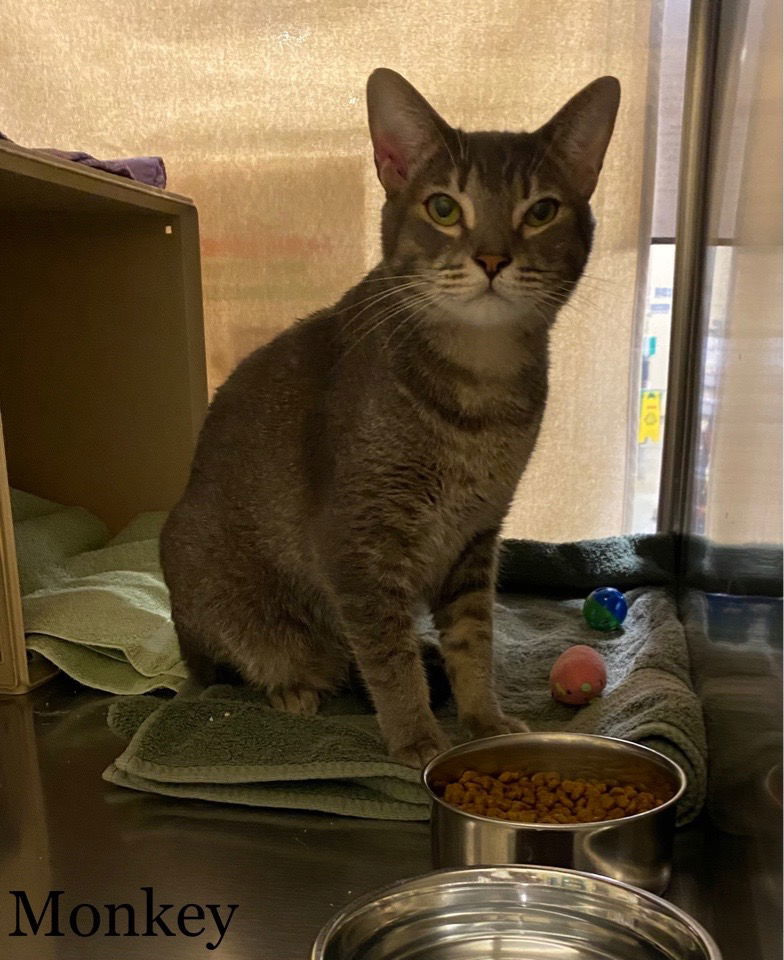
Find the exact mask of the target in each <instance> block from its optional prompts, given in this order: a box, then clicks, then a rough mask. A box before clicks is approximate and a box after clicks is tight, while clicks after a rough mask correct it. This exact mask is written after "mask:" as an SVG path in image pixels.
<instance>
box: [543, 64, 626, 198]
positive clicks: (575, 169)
mask: <svg viewBox="0 0 784 960" xmlns="http://www.w3.org/2000/svg"><path fill="white" fill-rule="evenodd" d="M620 99H621V85H620V83H619V82H618V81H617V80H616V79H615V77H599V79H598V80H594V81H593V83H589V84H588V86H587V87H584V88H583V89H582V90H581V91H580V92H579V93H578V94H576V95H575V96H574V97H572V99H571V100H570V101H569V102H568V103H567V104H566V106H564V107H562V108H561V109H560V110H559V111H558V113H556V115H555V116H554V117H553V118H552V120H550V122H549V123H546V124H545V125H544V126H543V127H542V128H541V129H540V131H539V132H540V134H542V135H544V136H545V138H546V139H547V140H548V141H549V144H550V147H549V149H550V150H553V151H555V152H557V153H558V155H559V157H560V158H561V160H562V161H563V162H564V164H565V165H566V167H567V169H568V172H569V177H570V179H571V180H572V182H573V184H574V186H575V189H576V190H577V192H578V193H579V194H580V195H581V196H582V197H584V198H585V199H586V200H587V199H588V198H589V197H590V196H591V194H592V193H593V191H594V189H595V188H596V181H597V180H598V178H599V171H600V170H601V169H602V162H603V161H604V154H605V151H606V150H607V145H608V144H609V142H610V137H611V136H612V132H613V127H614V126H615V115H616V114H617V112H618V103H619V102H620Z"/></svg>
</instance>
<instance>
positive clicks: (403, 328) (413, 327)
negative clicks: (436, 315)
mask: <svg viewBox="0 0 784 960" xmlns="http://www.w3.org/2000/svg"><path fill="white" fill-rule="evenodd" d="M443 299H444V298H443V296H442V295H441V294H435V295H434V296H432V297H430V298H429V301H428V302H426V303H424V305H423V306H421V307H420V309H419V310H417V311H416V312H415V313H412V314H411V315H410V316H409V317H407V320H408V323H406V324H405V325H403V324H399V325H398V326H397V327H395V329H394V330H393V331H392V333H390V335H389V336H388V337H387V340H386V343H385V344H384V346H385V348H387V349H389V348H390V347H391V345H392V340H393V338H394V336H395V334H398V341H397V343H395V346H394V349H395V350H399V349H400V348H401V346H402V345H403V344H404V343H406V342H407V341H408V340H409V339H410V338H411V336H412V335H413V334H414V333H415V332H416V331H418V330H421V328H422V326H423V325H424V323H425V320H426V319H427V318H426V316H424V315H423V314H424V313H425V311H426V310H427V309H428V308H429V307H432V306H435V305H437V304H439V303H441V302H442V301H443ZM413 320H416V323H412V322H411V321H413ZM403 332H404V333H405V336H404V335H403Z"/></svg>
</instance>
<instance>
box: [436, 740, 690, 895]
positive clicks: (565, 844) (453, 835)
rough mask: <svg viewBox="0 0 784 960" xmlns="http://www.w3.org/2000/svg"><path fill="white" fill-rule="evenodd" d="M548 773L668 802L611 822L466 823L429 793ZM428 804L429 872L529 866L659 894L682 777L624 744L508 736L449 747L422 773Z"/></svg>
mask: <svg viewBox="0 0 784 960" xmlns="http://www.w3.org/2000/svg"><path fill="white" fill-rule="evenodd" d="M469 769H470V770H477V771H479V772H480V773H498V772H499V771H501V770H519V771H521V772H523V773H535V772H539V771H544V770H554V771H557V772H558V773H559V774H560V775H561V776H562V777H568V778H575V777H578V778H583V779H596V780H609V779H615V780H619V781H621V782H629V783H634V784H637V785H639V786H645V787H646V788H647V789H649V790H651V791H652V792H653V793H656V794H666V795H671V798H670V799H669V800H667V802H666V803H663V804H661V805H660V806H658V807H655V808H654V809H653V810H649V811H648V812H646V813H637V814H634V815H633V816H630V817H623V818H622V819H619V820H608V821H602V822H596V823H569V824H548V823H513V822H509V821H506V820H496V819H491V818H489V817H483V816H478V815H475V814H471V813H465V812H464V811H462V810H459V809H458V808H457V807H453V806H451V805H450V804H448V803H446V802H445V801H444V800H443V799H442V797H441V796H440V795H439V792H438V790H437V788H436V787H435V784H437V783H439V781H444V780H449V779H453V778H455V777H457V776H459V775H460V774H461V773H462V772H463V771H465V770H469ZM423 778H424V783H425V786H426V787H427V789H428V791H429V792H430V795H431V797H432V799H433V806H432V812H431V821H430V822H431V834H432V844H433V866H435V867H466V866H480V865H488V864H510V863H529V864H538V865H541V866H553V867H567V868H574V869H577V870H585V871H587V872H588V873H598V874H601V875H602V876H605V877H612V878H613V879H615V880H620V881H622V882H624V883H629V884H632V885H633V886H635V887H642V888H643V889H644V890H651V891H653V892H654V893H661V892H662V891H663V890H664V889H665V888H666V887H667V884H668V883H669V880H670V870H671V865H672V844H673V838H674V835H675V812H676V807H677V803H678V800H679V799H680V797H681V796H682V795H683V791H684V790H685V789H686V776H685V774H684V773H683V771H682V770H681V768H680V767H679V766H678V765H677V764H676V763H674V762H673V761H672V760H670V759H669V758H668V757H665V756H663V755H662V754H660V753H657V752H656V751H655V750H650V749H649V748H647V747H643V746H640V745H639V744H637V743H630V742H629V741H627V740H616V739H613V738H611V737H598V736H592V735H589V734H581V733H510V734H503V735H502V736H499V737H488V738H487V739H485V740H473V741H471V742H470V743H464V744H461V745H460V746H457V747H453V748H452V749H451V750H447V751H446V752H445V753H442V754H440V755H439V756H438V757H436V758H435V759H434V760H433V761H432V762H431V763H430V764H428V766H427V767H426V768H425V771H424V773H423Z"/></svg>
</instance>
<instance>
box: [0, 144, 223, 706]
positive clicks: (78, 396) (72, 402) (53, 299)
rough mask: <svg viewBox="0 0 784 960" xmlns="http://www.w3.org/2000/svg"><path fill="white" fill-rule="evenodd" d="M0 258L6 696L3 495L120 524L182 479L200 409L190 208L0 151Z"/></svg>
mask: <svg viewBox="0 0 784 960" xmlns="http://www.w3.org/2000/svg"><path fill="white" fill-rule="evenodd" d="M0 262H2V263H3V267H4V270H3V273H4V277H3V283H2V285H0V419H1V420H2V434H0V446H3V447H4V453H3V452H2V451H0V691H5V692H16V691H21V690H25V689H29V687H30V686H31V684H32V681H33V678H32V677H31V675H30V670H29V669H28V667H27V659H26V655H25V650H24V636H23V630H22V624H21V613H20V609H21V608H20V605H19V597H18V590H19V587H18V581H17V579H16V558H15V553H14V549H13V530H12V527H11V516H10V505H9V501H8V490H7V487H8V486H9V485H10V486H11V487H16V488H18V489H21V490H25V491H27V492H29V493H34V494H37V495H38V496H42V497H45V498H47V499H49V500H54V501H56V502H58V503H63V504H69V505H70V504H75V505H79V506H82V507H86V508H87V509H88V510H91V511H92V512H93V513H96V514H97V515H98V516H100V517H101V518H102V519H103V520H105V521H106V523H107V524H108V525H109V527H110V529H112V530H117V529H119V528H120V527H121V526H122V525H123V524H125V523H126V522H127V521H128V520H129V519H131V517H133V516H135V515H136V514H137V513H139V512H141V511H144V510H163V509H168V508H169V507H170V506H172V504H173V503H174V502H175V501H176V499H177V498H178V496H179V494H180V492H181V490H182V488H183V485H184V483H185V480H186V478H187V472H188V468H189V465H190V460H191V457H192V454H193V448H194V444H195V441H196V438H197V436H198V431H199V428H200V426H201V422H202V419H203V416H204V413H205V411H206V407H207V379H206V370H205V357H204V334H203V317H202V302H201V271H200V263H199V237H198V216H197V212H196V208H195V206H194V205H193V203H192V202H191V201H190V200H188V199H186V198H184V197H178V196H176V195H174V194H169V193H165V192H164V191H162V190H158V189H156V188H154V187H148V186H146V185H143V184H138V183H136V182H134V181H131V180H128V179H126V178H123V177H117V176H115V175H113V174H109V173H105V172H103V171H98V170H93V169H91V168H88V167H84V166H80V165H79V164H76V163H73V162H70V161H65V160H57V159H54V158H49V157H45V156H41V155H38V154H34V153H31V152H30V151H27V150H24V149H22V148H19V147H16V146H13V145H6V144H4V143H1V142H0ZM3 458H4V459H3Z"/></svg>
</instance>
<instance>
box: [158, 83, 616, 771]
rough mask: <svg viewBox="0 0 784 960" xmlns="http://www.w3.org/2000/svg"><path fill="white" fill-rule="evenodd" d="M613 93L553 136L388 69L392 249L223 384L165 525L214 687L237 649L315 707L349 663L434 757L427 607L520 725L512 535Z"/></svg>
mask: <svg viewBox="0 0 784 960" xmlns="http://www.w3.org/2000/svg"><path fill="white" fill-rule="evenodd" d="M619 89H620V88H619V84H618V81H617V80H615V79H614V78H612V77H602V78H600V79H599V80H596V81H594V82H593V83H591V84H590V85H589V86H587V87H586V88H585V89H584V90H582V91H581V92H580V93H578V94H577V95H576V96H575V97H573V98H572V100H570V101H569V102H568V103H567V104H566V106H565V107H563V108H562V109H561V110H560V111H559V112H558V113H557V114H556V115H555V116H554V117H553V119H552V120H550V121H549V122H548V123H546V124H545V125H544V126H543V127H541V128H540V129H539V130H537V131H536V132H535V133H492V132H491V133H465V132H463V131H462V130H459V129H455V128H453V127H451V126H449V125H448V124H447V123H446V122H445V121H444V120H443V119H442V118H441V117H440V116H439V115H438V114H437V113H436V112H435V110H434V109H433V108H432V107H431V106H430V105H429V104H428V103H427V101H426V100H425V99H424V98H423V97H422V96H421V95H420V94H419V93H418V92H417V91H416V90H415V89H414V88H413V87H412V86H411V85H410V84H409V83H408V82H407V81H406V80H404V79H403V77H401V76H400V75H399V74H397V73H395V72H394V71H392V70H387V69H379V70H376V71H374V72H373V73H372V74H371V76H370V78H369V80H368V85H367V104H368V116H369V124H370V135H371V139H372V142H373V149H374V153H375V163H376V169H377V171H378V177H379V179H380V181H381V184H382V186H383V188H384V190H385V192H386V203H385V204H384V208H383V214H382V225H381V236H382V247H383V257H382V260H381V262H380V263H379V264H378V266H377V267H376V268H375V269H374V270H372V271H371V272H370V273H369V274H368V275H367V276H366V277H365V278H364V279H363V280H362V281H360V283H359V284H357V286H356V287H354V288H353V289H351V290H349V292H348V293H347V294H346V295H345V296H344V297H343V298H342V299H341V300H340V301H339V303H337V304H336V305H335V306H333V307H329V308H328V309H325V310H321V311H319V312H318V313H315V314H313V315H312V316H310V317H307V318H306V319H304V320H301V321H299V322H297V323H296V324H294V325H293V326H292V327H290V328H289V329H287V330H286V331H285V332H283V333H282V334H280V335H279V336H277V337H276V338H275V339H274V340H273V341H272V342H271V343H269V344H267V345H266V346H264V347H262V348H260V349H258V350H256V351H255V352H254V353H252V354H251V355H250V356H249V357H247V358H246V359H245V360H244V361H243V362H242V363H240V365H239V366H238V367H237V369H236V370H235V371H234V373H233V374H232V375H231V376H230V377H229V379H228V380H227V381H226V383H225V384H224V385H223V386H222V387H221V388H220V389H219V390H218V391H217V393H216V395H215V397H214V399H213V402H212V404H211V407H210V410H209V413H208V415H207V419H206V422H205V424H204V427H203V429H202V432H201V436H200V439H199V443H198V447H197V450H196V454H195V457H194V461H193V467H192V472H191V476H190V480H189V482H188V485H187V489H186V490H185V493H184V494H183V497H182V499H181V500H180V502H179V503H178V504H177V506H176V507H175V509H174V510H173V512H172V513H171V515H170V516H169V519H168V522H167V523H166V526H165V528H164V530H163V535H162V540H161V558H162V564H163V570H164V574H165V577H166V582H167V584H168V586H169V590H170V592H171V600H172V616H173V620H174V624H175V626H176V630H177V634H178V637H179V641H180V646H181V649H182V653H183V656H184V658H185V661H186V662H187V665H188V667H189V669H190V671H191V672H192V674H193V675H194V677H195V678H196V679H197V680H198V681H199V682H200V683H204V684H209V683H211V682H214V680H215V678H216V676H217V671H218V669H219V668H220V667H222V666H229V667H231V668H233V669H234V670H235V671H236V672H238V673H239V675H240V676H241V678H242V679H243V680H244V681H245V682H247V683H248V684H251V685H253V686H255V687H258V688H260V689H262V690H264V691H266V693H267V695H268V697H269V699H270V702H271V703H272V705H273V706H274V707H276V708H279V709H280V710H285V711H289V712H291V713H299V714H309V713H314V712H315V711H316V710H317V709H318V706H319V701H320V700H321V698H322V697H323V696H324V695H326V694H329V693H331V692H333V691H335V690H337V689H338V688H340V686H341V685H342V684H343V683H344V682H345V680H346V677H347V674H348V671H349V667H350V666H351V665H352V663H353V664H355V665H356V666H358V668H359V671H360V673H361V676H362V678H363V679H364V683H365V685H366V686H367V689H368V691H369V693H370V696H371V698H372V701H373V704H374V707H375V710H376V714H377V717H378V722H379V725H380V727H381V731H382V733H383V735H384V737H385V739H386V743H387V745H388V748H389V751H390V754H391V756H392V757H393V758H394V759H396V760H397V761H399V762H402V763H404V764H409V765H414V766H419V765H421V764H423V763H425V762H427V761H428V760H429V759H430V758H431V757H432V756H433V755H434V754H435V753H437V752H438V751H440V750H441V749H443V748H444V747H445V745H446V744H445V739H444V735H443V733H442V731H441V730H440V728H439V725H438V723H437V721H436V719H435V717H434V716H433V713H432V711H431V708H430V705H429V702H428V688H427V681H426V677H425V671H424V668H423V664H422V657H421V651H420V641H419V638H418V636H417V634H416V631H415V628H414V623H415V618H416V616H417V614H418V612H419V611H421V610H422V609H429V610H430V612H431V613H432V615H433V619H434V623H435V625H436V627H437V628H438V630H439V636H440V642H441V648H442V652H443V657H444V660H445V663H446V668H447V672H448V675H449V678H450V682H451V685H452V690H453V693H454V697H455V701H456V703H457V708H458V713H459V718H460V720H461V722H462V724H463V725H464V727H465V728H466V730H467V732H468V733H470V734H471V735H472V736H474V737H478V736H485V735H491V734H496V733H502V732H506V731H511V730H520V729H525V725H524V724H523V723H522V722H520V721H519V720H516V719H512V718H509V717H507V716H505V715H504V714H503V713H502V711H501V709H500V707H499V705H498V701H497V699H496V696H495V694H494V692H493V678H492V614H493V590H494V579H495V559H496V548H497V541H498V535H499V528H500V526H501V523H502V521H503V519H504V516H505V514H506V513H507V510H508V508H509V505H510V502H511V499H512V496H513V494H514V491H515V488H516V486H517V484H518V481H519V480H520V476H521V474H522V472H523V470H524V468H525V466H526V463H527V462H528V459H529V457H530V455H531V451H532V450H533V447H534V443H535V442H536V437H537V433H538V431H539V425H540V423H541V420H542V414H543V411H544V408H545V401H546V397H547V369H548V338H549V333H550V329H551V327H552V325H553V323H554V321H555V318H556V315H557V313H558V311H559V308H560V307H561V306H562V305H563V304H564V303H565V302H566V301H567V300H568V298H569V296H570V294H571V292H572V290H573V289H574V287H575V284H576V283H577V281H578V279H579V277H580V275H581V273H582V271H583V268H584V266H585V262H586V260H587V258H588V254H589V251H590V248H591V240H592V235H593V228H594V221H593V218H592V215H591V210H590V207H589V198H590V196H591V194H592V193H593V190H594V187H595V186H596V181H597V177H598V175H599V171H600V169H601V166H602V161H603V158H604V153H605V150H606V148H607V144H608V142H609V140H610V136H611V133H612V129H613V125H614V122H615V115H616V111H617V107H618V101H619V95H620V94H619Z"/></svg>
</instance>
